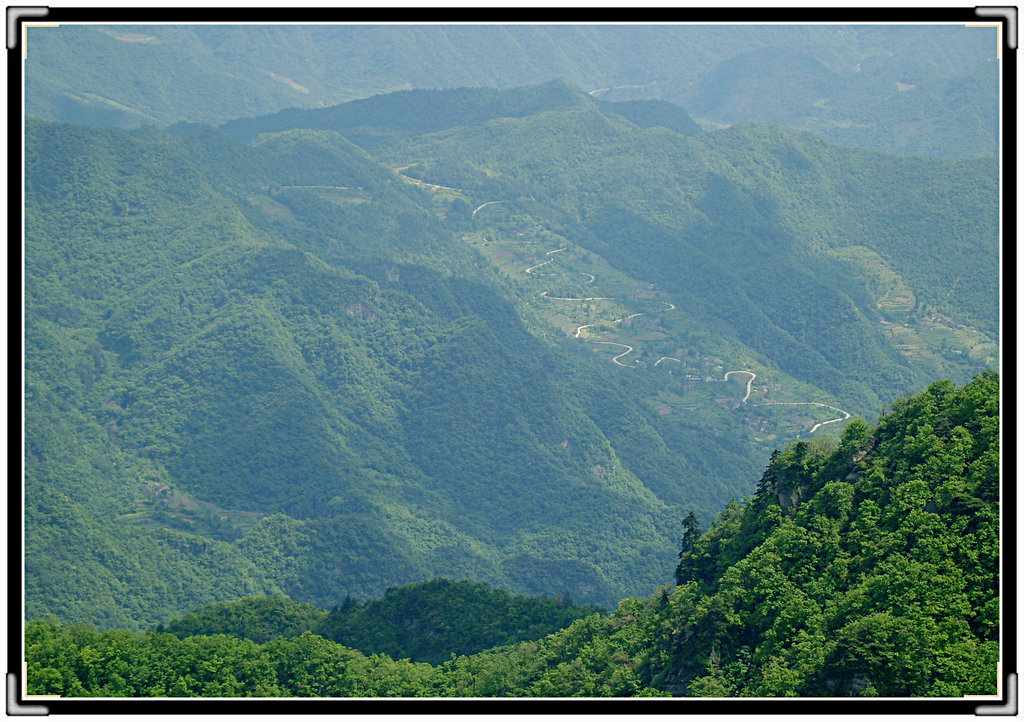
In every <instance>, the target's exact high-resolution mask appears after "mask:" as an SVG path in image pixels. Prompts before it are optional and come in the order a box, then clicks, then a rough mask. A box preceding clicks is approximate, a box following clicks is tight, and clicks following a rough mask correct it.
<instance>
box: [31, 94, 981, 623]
mask: <svg viewBox="0 0 1024 722" xmlns="http://www.w3.org/2000/svg"><path fill="white" fill-rule="evenodd" d="M449 100H452V102H451V103H449V102H448V101H449ZM456 101H457V102H456ZM358 103H359V105H356V104H355V103H353V104H352V107H355V108H356V110H352V109H351V108H346V106H339V107H338V108H330V109H325V110H323V111H309V114H305V113H300V112H297V111H296V112H293V113H290V114H284V115H279V116H274V118H273V123H271V125H267V123H269V122H270V121H266V120H265V119H264V120H260V119H257V120H254V121H251V122H250V121H246V122H241V121H240V122H238V123H235V124H232V126H231V128H232V131H233V132H236V134H239V135H240V136H241V137H245V138H251V140H250V141H249V142H242V141H239V140H237V139H235V138H232V137H230V136H228V135H226V134H224V133H222V132H220V131H218V130H216V129H213V128H209V127H197V126H189V125H179V126H177V127H175V128H174V129H173V131H174V132H164V131H159V130H156V129H154V128H142V129H138V130H134V131H130V132H129V131H123V130H114V129H96V128H87V127H83V126H75V125H68V124H61V123H52V122H47V121H36V120H31V121H30V122H29V125H28V132H27V137H26V158H27V169H26V265H25V273H26V277H25V289H26V299H25V313H26V329H25V332H26V366H25V373H26V482H25V483H26V500H27V501H26V565H27V568H26V572H27V575H26V576H27V592H26V594H27V596H26V613H27V615H28V616H29V617H39V616H43V615H47V614H55V615H57V616H59V617H60V618H61V619H64V620H65V621H69V622H88V623H91V624H95V625H98V626H100V627H103V628H112V627H124V628H131V629H138V628H142V627H146V626H152V625H154V624H156V623H158V622H159V621H161V620H165V619H167V618H168V617H169V616H170V615H173V614H180V613H183V612H185V611H186V610H188V609H191V608H194V607H196V606H197V605H200V604H204V603H210V602H216V601H225V600H230V599H235V598H238V597H240V596H247V595H254V594H280V593H284V594H287V595H288V596H290V597H292V598H294V599H297V600H301V601H303V602H307V603H312V604H315V605H319V606H321V607H331V606H333V605H335V604H337V603H338V601H339V600H341V599H344V598H345V597H347V596H352V597H353V598H355V599H360V600H362V599H367V598H370V597H372V596H376V595H380V594H382V593H383V592H384V591H385V590H386V589H388V588H390V587H394V586H397V585H400V584H404V583H408V582H414V581H422V580H424V579H429V578H433V577H437V576H444V577H448V578H452V579H473V580H479V581H481V582H484V583H487V584H490V585H493V586H498V587H501V588H505V589H508V590H509V591H510V592H513V593H519V594H534V595H545V594H546V595H554V594H560V593H565V592H568V593H569V594H570V595H571V596H572V598H573V599H576V600H578V601H580V602H581V603H584V604H597V605H600V606H605V607H610V606H612V605H614V604H615V603H616V602H617V601H618V600H619V599H621V598H623V597H625V596H630V595H634V596H636V595H641V596H642V595H646V594H649V593H650V592H651V591H652V590H653V589H655V588H656V587H657V585H658V584H659V583H661V582H662V581H663V580H664V579H665V577H666V575H667V574H669V573H670V572H671V569H672V567H673V565H674V563H675V562H674V557H675V551H676V550H675V539H674V537H675V534H676V524H677V520H678V518H680V516H682V514H681V513H680V512H681V510H684V509H685V510H690V509H692V510H694V511H695V512H696V514H697V518H698V519H701V520H703V521H707V520H709V519H711V518H712V517H713V515H714V514H715V513H717V511H719V510H720V509H721V508H722V507H723V506H724V505H725V504H726V502H727V501H728V500H729V499H731V498H734V497H742V496H744V495H746V494H748V493H750V491H751V488H752V487H751V486H750V479H752V478H755V477H756V475H757V473H758V469H760V468H762V467H763V465H764V463H765V460H766V459H768V457H769V454H770V453H771V450H772V449H773V448H777V447H779V446H781V445H783V444H784V443H785V442H786V441H788V440H790V439H792V438H794V437H800V436H804V437H807V436H831V435H834V434H837V433H839V432H840V431H841V430H842V428H843V427H844V425H845V424H846V422H847V421H848V420H849V419H850V418H851V415H864V416H867V417H874V416H875V415H876V414H877V413H878V412H879V411H881V410H882V407H883V404H884V402H885V399H887V398H892V397H895V396H898V395H901V394H906V393H909V392H910V391H911V390H912V389H914V388H919V387H921V386H923V385H925V384H926V383H928V382H930V381H932V380H934V379H936V378H940V377H951V378H953V379H955V380H956V381H957V382H962V381H964V380H966V379H967V378H968V377H970V376H971V375H973V374H975V373H977V372H979V371H981V370H983V369H985V368H987V367H991V366H994V365H995V363H996V359H997V358H998V338H997V336H996V329H997V328H998V318H997V316H996V315H995V314H996V311H995V309H996V308H997V307H998V304H997V301H998V287H997V275H996V272H995V269H996V267H997V258H998V256H997V247H996V241H995V238H996V223H997V211H996V193H995V188H996V185H995V184H996V176H995V167H994V165H993V164H992V163H991V162H989V161H982V160H974V161H951V160H950V161H942V160H927V159H920V158H914V159H899V158H895V157H891V156H886V155H883V154H878V153H872V152H868V151H858V150H852V149H844V148H841V147H838V146H833V145H830V144H828V143H826V142H824V141H821V140H819V139H817V138H815V137H813V136H809V135H807V134H803V133H798V132H795V131H788V130H785V129H782V128H779V127H773V126H751V125H737V126H734V127H733V128H730V129H728V130H724V131H718V132H712V133H700V134H694V135H688V134H686V133H689V132H690V131H691V130H692V129H691V128H690V127H689V126H688V125H687V124H686V123H685V122H684V121H683V118H684V117H685V116H683V115H677V114H674V111H672V109H671V108H665V107H664V106H659V105H657V104H655V105H650V104H647V105H644V104H640V105H630V106H629V107H628V108H617V107H615V106H614V105H610V104H608V103H605V102H601V103H598V102H597V101H595V100H594V99H593V98H592V97H591V96H589V95H588V94H587V93H584V92H583V91H581V90H579V89H577V88H573V87H571V86H568V85H566V84H564V83H560V82H556V83H548V84H545V85H542V86H536V87H532V88H520V89H516V90H512V91H483V90H480V91H477V90H473V91H468V90H459V91H451V92H448V91H432V92H426V91H422V92H419V91H417V92H404V93H398V94H395V95H393V96H384V97H382V98H375V99H370V100H366V101H358ZM453 108H457V109H458V111H459V112H458V113H457V114H453V113H452V109H453ZM431 109H435V110H436V112H432V111H431ZM413 110H415V112H412V111H413ZM353 114H354V115H353ZM456 116H458V117H456ZM353 117H354V118H356V119H357V121H354V122H358V125H357V126H351V127H355V128H357V129H358V130H359V132H358V133H355V134H351V137H347V136H346V132H348V131H349V130H350V129H351V128H350V126H349V125H346V123H348V122H349V120H346V119H351V118H353ZM282 119H285V120H287V123H286V124H285V125H291V126H292V127H279V125H280V123H282V122H284V121H283V120H282ZM339 119H340V120H339ZM307 121H309V122H307ZM314 121H315V122H314ZM335 122H338V123H341V125H340V126H339V127H333V126H332V123H335ZM670 126H674V127H677V129H678V130H680V131H682V133H680V132H677V131H676V130H672V129H671V127H670ZM439 128H440V130H439ZM366 129H369V131H374V132H372V133H371V132H369V131H367V130H366ZM392 131H396V132H392ZM357 143H361V144H362V147H360V146H359V145H357ZM952 198H957V199H959V200H961V201H962V203H957V204H951V203H950V200H951V199H952ZM951 259H952V260H954V261H955V262H954V263H950V260H951ZM158 570H159V571H158Z"/></svg>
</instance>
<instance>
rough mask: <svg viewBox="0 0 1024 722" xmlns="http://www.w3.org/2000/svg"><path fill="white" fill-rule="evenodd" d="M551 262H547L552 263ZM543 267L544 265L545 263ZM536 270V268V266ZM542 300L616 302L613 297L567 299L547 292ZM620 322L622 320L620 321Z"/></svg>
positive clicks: (542, 296)
mask: <svg viewBox="0 0 1024 722" xmlns="http://www.w3.org/2000/svg"><path fill="white" fill-rule="evenodd" d="M550 262H551V261H547V263H550ZM541 265H544V264H543V263H542V264H541ZM534 268H536V266H534ZM540 296H541V298H550V299H551V300H552V301H614V300H615V299H614V298H612V297H611V296H584V297H583V298H566V297H565V296H549V295H548V292H547V291H542V292H541V294H540ZM619 320H620V321H621V320H622V319H619Z"/></svg>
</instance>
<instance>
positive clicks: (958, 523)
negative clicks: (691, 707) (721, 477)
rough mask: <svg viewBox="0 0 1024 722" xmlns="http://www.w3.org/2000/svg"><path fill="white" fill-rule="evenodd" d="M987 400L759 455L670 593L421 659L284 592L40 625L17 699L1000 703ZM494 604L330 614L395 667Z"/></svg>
mask: <svg viewBox="0 0 1024 722" xmlns="http://www.w3.org/2000/svg"><path fill="white" fill-rule="evenodd" d="M999 398H1000V395H999V382H998V377H997V376H996V374H995V373H993V372H985V373H984V374H982V375H980V376H979V377H977V378H975V379H974V380H972V381H971V382H969V383H968V384H966V385H965V386H962V387H956V386H955V385H953V384H952V383H950V382H949V381H940V382H937V383H934V384H932V385H930V386H929V387H928V388H927V389H926V390H925V391H924V392H922V393H920V394H918V395H916V396H914V397H911V398H907V399H900V400H897V401H896V402H894V403H893V406H892V410H891V412H890V413H888V414H886V415H884V416H883V417H882V418H881V419H880V420H879V421H878V423H877V424H876V425H873V426H869V425H868V424H866V423H864V422H862V421H859V420H858V421H856V422H853V423H851V424H849V426H848V427H847V428H846V430H845V431H844V433H843V434H842V436H841V437H840V438H839V439H838V440H837V441H834V442H830V443H813V444H808V443H807V442H804V441H800V442H796V443H794V444H790V445H789V446H787V447H786V448H785V449H783V450H782V451H781V452H776V453H775V454H773V455H772V458H771V461H770V463H769V464H768V466H767V468H766V469H765V471H764V473H763V475H762V477H761V480H760V482H759V483H758V485H757V489H756V491H755V493H754V494H752V495H751V496H749V497H747V498H746V499H745V500H744V501H743V502H742V503H739V502H734V503H731V504H729V505H728V506H727V507H726V509H725V510H724V511H723V512H722V513H721V514H720V515H718V517H717V518H716V519H715V521H714V522H713V523H712V524H711V526H710V528H709V529H708V531H707V532H704V533H703V534H702V533H701V532H700V530H699V528H696V527H695V526H694V524H693V521H692V519H691V520H688V521H687V522H686V523H684V533H683V540H682V548H681V551H680V554H679V565H678V567H677V569H676V579H675V581H676V582H677V583H676V584H675V585H672V584H668V585H666V586H663V587H662V588H661V589H660V590H659V591H658V592H657V593H656V594H654V595H653V596H651V597H649V598H647V599H625V600H623V601H622V602H621V603H620V604H619V606H618V608H617V610H616V611H615V612H613V613H612V614H611V615H604V614H601V613H596V614H592V615H590V616H587V617H584V618H580V619H576V620H575V621H573V622H572V623H571V624H569V625H568V626H567V627H566V628H565V629H563V630H561V631H558V632H555V633H551V634H547V636H543V637H537V638H535V639H532V640H528V641H520V642H517V643H511V644H508V645H507V646H504V647H499V648H495V649H491V650H487V651H483V652H479V653H476V654H469V655H462V656H452V657H451V658H449V659H447V660H445V661H440V660H439V662H440V663H438V664H436V665H435V666H431V665H429V664H426V663H422V662H414V661H411V660H410V659H402V660H400V661H395V660H394V658H392V657H390V656H387V655H384V654H371V653H370V650H367V652H366V653H365V654H364V653H362V652H359V651H356V650H354V649H351V648H350V647H346V646H342V645H341V644H338V643H335V642H331V641H329V640H327V639H325V638H323V637H321V636H319V635H318V634H315V633H313V632H312V631H305V632H302V633H300V630H301V629H302V627H303V626H306V627H311V626H314V625H316V624H323V619H324V618H323V617H322V616H318V615H316V614H311V611H312V610H309V609H307V608H306V607H304V606H303V605H296V604H295V603H287V602H285V601H284V600H279V601H272V600H260V599H251V600H241V601H239V602H238V603H234V604H231V605H221V606H220V607H219V608H218V609H216V610H215V609H207V610H199V611H197V612H196V614H194V615H189V616H188V617H186V618H185V619H184V620H181V621H177V622H173V623H171V625H169V627H168V630H170V631H175V632H176V633H177V634H178V636H175V635H174V634H171V633H169V632H167V631H160V632H144V633H141V634H132V633H129V632H125V631H116V630H115V631H107V632H98V631H96V630H95V629H91V628H89V627H88V626H85V625H70V626H69V625H63V624H60V623H59V622H58V621H57V620H55V619H39V620H33V621H31V622H30V623H29V624H28V627H27V630H26V659H27V663H28V676H27V678H28V689H29V692H30V693H32V694H60V695H64V696H70V697H88V696H172V697H173V696H284V697H286V696H366V697H401V696H424V697H441V696H451V697H504V696H512V697H603V696H615V697H632V696H668V695H674V696H705V697H724V696H736V697H787V696H800V697H948V698H960V697H961V696H963V695H984V694H993V693H994V692H995V690H996V684H997V682H996V670H997V662H998V661H999V660H1000V647H999V639H1000V636H999V635H1000V626H999V624H1000V622H999V620H1000V599H999V596H998V591H999V574H998V571H999V565H1000V548H999V544H1000V536H999V489H1000V479H999V425H1000V424H999V403H1000V402H999ZM687 524H688V526H687ZM666 581H671V580H666ZM437 598H441V599H443V600H444V601H442V602H436V601H432V600H436V599H437ZM503 599H504V600H506V601H507V600H508V597H507V595H503V594H502V593H499V592H488V591H487V590H486V589H485V588H482V587H481V586H480V585H468V584H451V583H445V582H440V583H431V584H427V585H420V586H417V587H410V588H402V589H398V590H392V591H390V592H389V593H388V594H387V595H385V597H384V598H383V599H381V600H378V601H377V602H373V603H371V604H368V605H366V606H359V605H355V604H353V603H351V602H348V603H346V605H344V606H343V607H341V608H339V609H335V610H334V611H333V612H331V615H330V616H329V617H328V618H327V619H328V620H330V619H331V618H334V619H336V620H338V621H342V622H343V621H345V620H350V621H354V620H358V624H357V625H356V627H357V628H356V629H355V630H351V632H352V633H354V634H356V635H358V636H359V637H361V638H366V637H372V636H374V635H380V636H381V637H382V638H384V639H389V640H391V643H392V644H396V643H401V644H402V646H401V650H402V651H401V652H399V654H402V655H403V656H404V655H405V654H407V653H410V652H409V650H411V649H414V648H416V645H422V644H430V643H431V642H432V641H435V642H436V641H439V640H438V637H439V635H440V638H441V639H445V640H452V639H454V638H456V637H458V636H459V635H460V634H472V633H473V631H474V630H476V629H477V627H478V625H479V624H480V623H481V622H484V621H486V620H489V619H493V620H494V621H495V623H497V622H498V620H499V618H501V617H502V616H506V618H507V615H505V614H504V613H502V612H501V611H500V606H501V604H500V602H501V600H503ZM410 600H416V601H412V603H411V606H409V602H410ZM487 601H490V602H491V603H490V605H488V604H487V603H486V602H487ZM534 601H535V603H534V605H533V606H532V609H534V610H536V611H540V610H542V609H545V604H544V602H543V601H542V600H534ZM549 601H551V600H549ZM495 602H498V604H495ZM515 604H520V605H522V604H526V602H525V600H521V599H517V600H515ZM526 606H527V608H530V605H529V604H527V605H526ZM546 609H547V611H548V612H553V611H555V610H554V609H552V608H551V605H550V604H549V605H547V607H546ZM456 610H461V611H463V612H464V613H463V614H462V615H461V616H459V615H458V614H457V613H453V612H456ZM509 611H510V612H511V607H509ZM524 611H525V610H524ZM577 611H582V610H578V609H576V610H573V616H575V612H577ZM521 613H522V612H521ZM318 619H319V620H321V621H317V620H318ZM274 620H279V621H276V622H275V621H274ZM328 626H333V625H328ZM179 637H181V638H179ZM343 641H345V640H343ZM212 660H216V663H215V664H214V663H212ZM851 709H852V707H851Z"/></svg>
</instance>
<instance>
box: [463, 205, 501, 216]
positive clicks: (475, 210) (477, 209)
mask: <svg viewBox="0 0 1024 722" xmlns="http://www.w3.org/2000/svg"><path fill="white" fill-rule="evenodd" d="M504 202H505V201H487V202H486V203H481V204H480V205H478V206H477V207H476V208H474V209H473V214H472V215H471V216H470V218H476V214H477V212H478V211H479V210H480V209H481V208H486V207H487V206H489V205H491V204H492V203H504Z"/></svg>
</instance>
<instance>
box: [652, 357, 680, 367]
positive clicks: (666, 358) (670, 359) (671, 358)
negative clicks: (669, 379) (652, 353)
mask: <svg viewBox="0 0 1024 722" xmlns="http://www.w3.org/2000/svg"><path fill="white" fill-rule="evenodd" d="M662 361H678V362H679V363H682V360H681V359H677V358H676V357H675V356H662V357H661V358H660V359H658V360H657V361H655V362H654V365H655V366H657V365H658V364H660V363H661V362H662Z"/></svg>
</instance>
